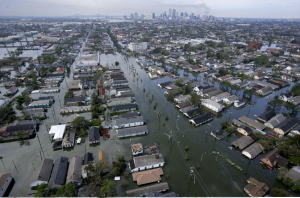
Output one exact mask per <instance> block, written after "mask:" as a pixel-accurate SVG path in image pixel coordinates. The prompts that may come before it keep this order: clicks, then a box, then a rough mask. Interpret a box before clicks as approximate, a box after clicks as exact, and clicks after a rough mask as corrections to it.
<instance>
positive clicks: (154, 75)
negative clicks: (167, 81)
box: [148, 72, 158, 79]
mask: <svg viewBox="0 0 300 198" xmlns="http://www.w3.org/2000/svg"><path fill="white" fill-rule="evenodd" d="M148 74H149V77H150V78H151V79H152V78H157V77H158V75H157V74H156V73H154V72H149V73H148Z"/></svg>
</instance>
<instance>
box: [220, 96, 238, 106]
mask: <svg viewBox="0 0 300 198" xmlns="http://www.w3.org/2000/svg"><path fill="white" fill-rule="evenodd" d="M238 99H239V98H238V97H237V96H236V95H231V96H229V97H228V98H225V99H224V100H223V102H224V103H226V104H233V103H234V102H235V101H236V100H238Z"/></svg>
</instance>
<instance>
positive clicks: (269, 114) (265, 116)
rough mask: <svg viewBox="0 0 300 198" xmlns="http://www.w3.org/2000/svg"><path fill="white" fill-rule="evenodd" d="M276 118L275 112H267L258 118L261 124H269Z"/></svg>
mask: <svg viewBox="0 0 300 198" xmlns="http://www.w3.org/2000/svg"><path fill="white" fill-rule="evenodd" d="M274 116H276V113H275V112H274V111H273V110H270V111H265V112H264V113H263V114H261V115H259V116H258V118H257V119H258V120H259V121H261V122H268V121H269V120H270V119H271V118H273V117H274Z"/></svg>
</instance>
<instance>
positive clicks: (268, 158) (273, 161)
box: [260, 149, 289, 167]
mask: <svg viewBox="0 0 300 198" xmlns="http://www.w3.org/2000/svg"><path fill="white" fill-rule="evenodd" d="M260 161H262V162H263V163H265V164H266V165H268V166H270V167H275V166H279V167H285V166H287V165H288V163H289V160H287V159H285V158H284V157H282V156H281V155H279V152H278V150H277V149H274V150H273V151H270V152H268V153H267V154H266V155H265V156H263V157H262V158H260Z"/></svg>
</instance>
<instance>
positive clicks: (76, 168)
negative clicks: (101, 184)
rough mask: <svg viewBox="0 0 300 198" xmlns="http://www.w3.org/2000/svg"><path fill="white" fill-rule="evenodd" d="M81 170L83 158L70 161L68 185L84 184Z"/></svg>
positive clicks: (74, 158)
mask: <svg viewBox="0 0 300 198" xmlns="http://www.w3.org/2000/svg"><path fill="white" fill-rule="evenodd" d="M81 168H82V158H81V157H77V156H75V157H73V158H71V159H70V163H69V169H68V174H67V179H66V184H69V183H72V184H76V185H77V186H80V185H81V183H82V180H81Z"/></svg>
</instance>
